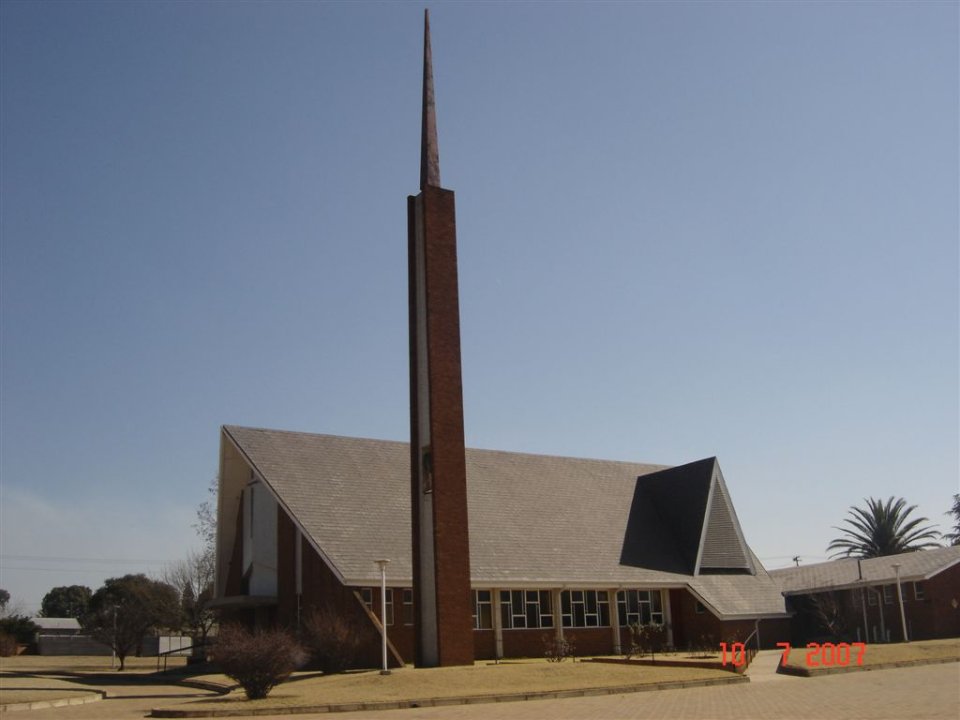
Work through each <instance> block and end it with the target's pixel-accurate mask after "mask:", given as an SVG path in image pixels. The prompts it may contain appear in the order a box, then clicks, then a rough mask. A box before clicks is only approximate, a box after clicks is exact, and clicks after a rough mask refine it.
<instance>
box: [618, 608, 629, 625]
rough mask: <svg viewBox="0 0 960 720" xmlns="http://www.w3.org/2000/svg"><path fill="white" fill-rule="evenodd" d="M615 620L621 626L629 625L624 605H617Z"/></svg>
mask: <svg viewBox="0 0 960 720" xmlns="http://www.w3.org/2000/svg"><path fill="white" fill-rule="evenodd" d="M617 620H618V621H619V622H620V625H621V626H622V625H628V624H629V623H628V622H627V606H626V604H625V603H617Z"/></svg>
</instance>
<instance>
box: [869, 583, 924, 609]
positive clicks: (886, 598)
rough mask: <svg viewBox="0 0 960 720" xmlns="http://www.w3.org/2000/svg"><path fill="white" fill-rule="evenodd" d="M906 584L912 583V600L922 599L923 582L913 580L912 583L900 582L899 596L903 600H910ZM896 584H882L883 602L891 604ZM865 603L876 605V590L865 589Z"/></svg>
mask: <svg viewBox="0 0 960 720" xmlns="http://www.w3.org/2000/svg"><path fill="white" fill-rule="evenodd" d="M908 585H913V599H914V600H923V599H924V597H925V595H924V593H923V583H922V582H919V583H918V582H913V583H900V597H902V598H903V601H904V602H908V601H909V600H910V592H909V591H908V590H907V586H908ZM895 587H896V585H884V586H883V602H884V604H886V605H892V604H893V598H894V593H895V590H894V588H895ZM867 604H869V605H876V604H877V591H876V590H875V589H869V590H867Z"/></svg>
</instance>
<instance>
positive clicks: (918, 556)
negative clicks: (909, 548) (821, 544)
mask: <svg viewBox="0 0 960 720" xmlns="http://www.w3.org/2000/svg"><path fill="white" fill-rule="evenodd" d="M857 563H858V560H857V558H843V559H841V560H832V561H830V562H823V563H816V564H815V565H801V566H800V567H792V568H781V569H779V570H772V571H770V576H771V577H772V578H773V579H774V580H776V582H777V584H779V585H780V587H781V588H782V589H783V592H784V593H785V594H787V595H799V594H807V593H814V592H824V591H827V590H841V589H844V588H853V587H859V586H861V585H863V584H865V583H866V584H870V585H885V584H890V583H894V582H896V580H897V573H896V570H895V569H894V567H893V565H894V563H900V580H901V581H903V582H919V581H922V580H927V579H929V578H931V577H933V576H934V575H939V574H940V573H942V572H943V571H944V570H946V569H948V568H950V567H951V566H953V565H956V564H957V563H960V545H954V546H952V547H944V548H935V549H933V550H918V551H917V552H909V553H900V554H899V555H886V556H884V557H878V558H869V559H867V560H860V561H859V563H860V564H859V567H858V566H857Z"/></svg>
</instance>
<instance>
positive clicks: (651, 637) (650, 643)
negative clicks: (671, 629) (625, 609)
mask: <svg viewBox="0 0 960 720" xmlns="http://www.w3.org/2000/svg"><path fill="white" fill-rule="evenodd" d="M666 644H667V626H666V625H665V624H658V623H651V624H648V625H638V624H636V623H634V624H633V625H631V626H630V640H629V642H628V643H627V649H626V652H624V656H625V657H626V659H627V660H629V659H630V658H631V657H633V656H634V655H637V656H639V657H643V656H644V655H646V654H647V653H650V656H651V658H653V659H654V660H656V654H657V653H658V652H663V649H664V647H665V646H666Z"/></svg>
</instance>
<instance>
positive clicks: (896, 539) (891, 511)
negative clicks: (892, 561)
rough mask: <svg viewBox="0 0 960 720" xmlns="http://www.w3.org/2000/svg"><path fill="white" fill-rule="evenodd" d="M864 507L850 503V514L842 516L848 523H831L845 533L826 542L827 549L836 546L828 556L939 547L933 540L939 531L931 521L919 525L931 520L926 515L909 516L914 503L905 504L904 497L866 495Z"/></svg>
mask: <svg viewBox="0 0 960 720" xmlns="http://www.w3.org/2000/svg"><path fill="white" fill-rule="evenodd" d="M864 502H866V504H867V507H866V508H858V507H851V508H850V515H851V517H849V518H847V519H846V520H844V522H845V523H847V524H848V525H850V527H834V530H839V531H840V532H842V533H844V535H843V536H842V537H839V538H837V539H835V540H834V541H833V542H831V543H830V544H829V545H828V546H827V550H836V551H837V552H835V553H834V554H833V555H831V557H863V558H871V557H881V556H883V555H896V554H898V553H904V552H911V551H913V550H923V549H925V548H930V547H939V545H938V544H937V543H935V542H932V541H933V540H936V539H937V538H938V537H939V536H940V533H939V532H937V531H936V530H934V529H933V526H932V525H927V526H925V527H919V526H920V524H921V523H928V522H930V521H929V520H928V519H927V518H925V517H921V518H913V519H912V520H908V517H909V515H910V513H912V512H913V511H914V510H916V509H917V506H916V505H911V506H909V507H907V506H906V505H907V501H906V500H904V499H903V498H898V499H897V500H894V499H893V496H890V498H889V499H888V500H887V502H886V503H884V502H883V501H881V500H878V499H874V498H866V499H865V500H864Z"/></svg>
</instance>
